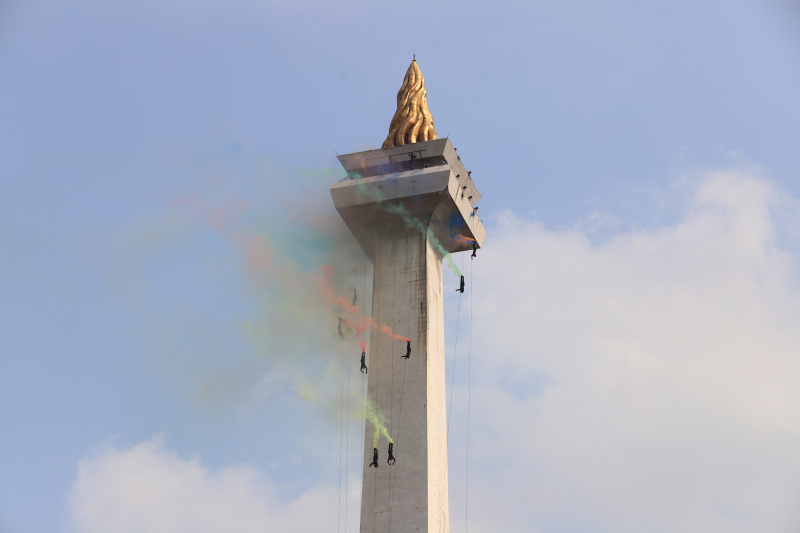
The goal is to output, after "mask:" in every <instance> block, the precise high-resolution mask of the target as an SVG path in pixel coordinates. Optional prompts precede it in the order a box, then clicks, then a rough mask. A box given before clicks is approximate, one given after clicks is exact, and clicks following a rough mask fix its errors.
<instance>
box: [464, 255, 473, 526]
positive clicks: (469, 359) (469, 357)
mask: <svg viewBox="0 0 800 533" xmlns="http://www.w3.org/2000/svg"><path fill="white" fill-rule="evenodd" d="M473 292H475V286H474V285H473V284H472V261H471V260H470V262H469V349H468V350H467V483H466V485H467V490H466V495H465V497H464V502H465V505H464V532H465V533H467V532H468V531H469V411H470V407H471V403H472V294H473Z"/></svg>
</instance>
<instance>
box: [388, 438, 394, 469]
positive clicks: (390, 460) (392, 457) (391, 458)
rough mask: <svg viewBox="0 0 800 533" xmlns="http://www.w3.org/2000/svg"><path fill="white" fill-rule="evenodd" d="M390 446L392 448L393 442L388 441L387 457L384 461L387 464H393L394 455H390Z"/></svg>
mask: <svg viewBox="0 0 800 533" xmlns="http://www.w3.org/2000/svg"><path fill="white" fill-rule="evenodd" d="M392 448H394V443H393V442H390V443H389V458H388V459H387V460H386V462H387V463H388V464H390V465H393V464H394V455H392Z"/></svg>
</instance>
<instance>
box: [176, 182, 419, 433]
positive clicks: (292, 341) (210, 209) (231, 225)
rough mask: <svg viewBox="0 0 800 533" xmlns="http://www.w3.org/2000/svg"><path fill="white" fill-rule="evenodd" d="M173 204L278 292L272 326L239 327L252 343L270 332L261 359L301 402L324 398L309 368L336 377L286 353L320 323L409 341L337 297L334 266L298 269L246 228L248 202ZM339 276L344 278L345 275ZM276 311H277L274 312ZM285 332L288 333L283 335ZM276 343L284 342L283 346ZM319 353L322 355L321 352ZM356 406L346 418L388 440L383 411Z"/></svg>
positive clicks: (346, 298)
mask: <svg viewBox="0 0 800 533" xmlns="http://www.w3.org/2000/svg"><path fill="white" fill-rule="evenodd" d="M173 205H176V206H181V207H184V208H187V209H188V210H189V211H190V213H191V214H193V215H194V216H195V217H196V218H198V219H200V220H202V221H204V222H206V223H207V224H208V225H210V226H211V227H212V228H213V229H214V230H215V231H216V232H217V233H218V234H219V235H221V236H222V237H225V238H227V239H230V240H231V241H232V242H233V243H234V244H235V245H236V246H237V247H238V248H239V249H240V250H241V251H242V252H243V254H244V261H245V264H246V266H247V269H248V271H249V272H250V273H251V274H254V275H255V277H256V279H257V280H258V281H259V282H263V283H264V284H265V286H267V287H269V289H270V290H275V291H278V299H277V302H273V301H270V302H268V303H269V306H270V311H271V313H270V314H271V316H273V315H276V316H277V317H278V318H276V320H275V323H271V322H264V323H262V324H258V323H250V322H248V323H246V324H245V326H244V328H243V329H244V330H245V331H246V332H247V333H248V337H249V338H250V339H251V341H253V342H255V341H256V340H258V336H259V332H258V330H259V329H260V330H262V331H263V330H264V329H265V328H267V329H269V331H274V334H273V337H271V338H269V339H268V342H267V343H263V342H262V343H261V346H260V348H261V349H262V350H263V353H264V354H265V355H267V356H269V357H272V358H273V361H275V362H276V363H278V364H280V365H281V366H282V367H284V368H281V369H280V370H279V371H278V374H279V375H282V376H291V382H292V384H293V385H294V389H295V391H296V393H297V394H298V396H299V397H300V398H303V399H304V400H306V401H308V402H311V403H317V402H319V401H321V399H322V398H324V396H323V395H320V383H316V382H314V381H313V379H312V380H310V379H309V378H308V374H307V372H308V370H309V369H311V370H312V371H313V372H320V371H321V372H324V373H328V374H329V375H336V376H339V375H341V372H340V371H339V369H338V368H337V367H336V366H331V365H329V364H328V363H329V361H328V360H327V359H325V360H323V363H322V364H314V363H313V362H312V366H310V367H309V366H307V364H308V359H307V358H305V357H296V356H292V355H291V354H292V351H295V350H298V348H297V345H298V344H302V343H303V342H306V341H307V340H308V338H310V337H312V334H313V335H316V337H315V339H318V338H320V337H319V334H320V333H321V332H323V331H324V328H321V327H320V324H322V323H325V322H326V321H330V323H331V324H335V323H336V320H337V318H338V317H341V319H342V323H343V324H345V325H347V326H348V327H349V328H352V329H353V330H355V332H356V334H357V335H361V334H363V333H364V332H366V331H369V330H372V331H376V332H378V333H380V334H383V335H386V336H387V337H389V338H391V339H395V340H403V341H409V339H408V338H407V337H404V336H403V335H399V334H397V333H395V332H394V331H393V330H392V328H391V327H390V326H389V325H387V324H380V323H378V322H377V321H375V320H374V319H373V318H372V317H371V316H366V315H365V313H364V311H363V310H362V309H361V308H360V307H359V306H358V305H353V304H352V299H351V297H350V296H349V295H348V296H345V295H342V294H339V293H338V291H337V290H336V289H335V288H334V285H335V283H336V281H335V280H336V278H337V274H339V272H337V269H336V268H333V267H331V266H329V264H324V263H323V264H319V263H317V266H316V267H315V268H312V269H310V270H309V269H307V268H303V267H302V266H301V265H300V264H298V263H297V262H296V261H294V260H293V259H290V258H289V257H288V256H290V255H291V254H286V253H281V251H280V249H279V248H275V247H274V246H273V245H272V243H270V242H269V241H268V239H267V236H266V235H256V234H253V233H252V232H250V231H248V230H247V229H245V228H244V227H243V225H242V222H241V219H242V216H243V214H244V213H245V211H246V210H247V207H248V206H247V203H245V202H232V203H231V204H229V205H228V206H225V207H223V206H214V205H212V206H209V205H208V204H206V203H204V202H203V201H201V199H200V198H198V197H190V198H180V199H176V200H175V201H174V202H173ZM292 251H294V250H292ZM341 274H342V275H345V273H344V272H342V273H341ZM276 310H279V312H277V313H276V312H275V311H276ZM280 320H283V321H282V322H281V321H280ZM289 328H291V329H289ZM287 331H288V332H289V335H286V332H287ZM312 342H313V340H312ZM409 342H410V341H409ZM280 343H283V346H282V347H281V346H280ZM359 346H360V347H361V348H362V350H364V352H366V342H365V340H364V339H362V340H361V341H360V342H359ZM314 348H316V346H315V347H314ZM319 352H321V353H325V350H324V349H323V350H320V351H319ZM319 352H318V353H319ZM287 354H288V355H287ZM303 365H306V366H303ZM291 366H295V367H296V368H301V369H302V371H301V372H298V371H297V369H295V370H293V371H290V372H286V371H287V370H289V369H290V367H291ZM354 399H355V398H354ZM362 402H363V404H362ZM359 404H362V409H361V410H359V412H355V411H353V412H351V413H350V416H352V417H356V418H364V417H366V419H367V420H369V422H370V423H371V424H372V425H373V427H374V428H375V436H374V440H375V441H376V442H377V440H378V439H379V438H380V435H384V436H385V437H386V439H387V440H388V441H389V442H393V440H392V438H391V436H390V435H389V431H388V429H387V428H386V417H385V416H384V415H383V413H381V412H380V410H379V409H377V407H376V406H375V405H373V404H372V403H371V402H369V401H368V400H366V401H365V400H363V399H362V398H358V399H357V400H356V401H355V402H353V405H354V406H358V405H359Z"/></svg>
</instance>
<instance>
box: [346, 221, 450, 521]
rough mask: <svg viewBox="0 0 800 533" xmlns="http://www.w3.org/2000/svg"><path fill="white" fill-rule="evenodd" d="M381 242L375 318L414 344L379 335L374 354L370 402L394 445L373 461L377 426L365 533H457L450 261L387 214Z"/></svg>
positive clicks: (367, 445)
mask: <svg viewBox="0 0 800 533" xmlns="http://www.w3.org/2000/svg"><path fill="white" fill-rule="evenodd" d="M371 228H372V230H373V231H371V232H370V233H371V234H372V235H374V237H375V242H374V245H373V246H374V247H372V249H373V250H374V256H373V262H374V265H375V276H374V282H373V283H374V285H373V287H374V288H373V297H372V309H373V317H374V319H375V321H376V322H378V323H379V324H387V325H389V326H391V328H392V330H393V331H395V332H396V333H398V334H400V335H403V336H406V337H408V338H409V339H410V340H411V349H412V352H411V357H410V358H409V359H403V358H402V357H401V356H403V355H405V353H406V343H405V342H404V341H402V340H395V339H392V338H390V337H389V336H387V335H385V334H381V333H379V332H378V331H373V333H372V335H371V338H370V339H371V340H370V346H369V348H370V351H369V377H368V394H369V401H370V402H372V403H373V405H375V406H377V410H378V412H379V413H382V414H383V415H384V416H385V424H386V427H387V429H388V430H389V434H390V435H391V436H392V438H393V439H394V456H395V458H396V459H397V462H396V463H395V465H394V466H389V465H388V464H387V463H386V460H387V457H388V455H387V450H388V441H387V440H386V438H384V437H383V436H381V438H380V439H379V440H378V445H377V449H378V456H379V465H380V466H379V468H370V467H369V466H368V465H369V463H370V462H372V454H373V439H374V433H373V431H374V427H372V426H371V424H367V431H366V434H365V436H364V480H363V492H362V499H361V532H362V533H368V532H370V533H371V532H388V531H392V532H396V533H402V532H419V531H427V532H437V533H444V532H447V531H448V530H449V527H448V526H449V520H448V508H449V506H448V498H447V490H448V489H447V462H446V460H447V435H446V427H447V425H446V410H445V402H446V399H445V376H444V370H445V368H444V355H445V354H444V318H443V313H442V303H443V302H442V290H443V287H442V261H441V257H440V256H439V255H438V254H437V253H436V250H434V249H433V248H432V247H431V245H430V244H429V243H428V241H427V239H426V238H425V235H424V234H422V233H420V232H417V231H414V230H412V229H408V228H406V226H405V224H404V223H403V221H402V220H400V219H399V218H398V217H395V216H393V215H389V214H386V213H383V214H382V216H380V219H379V220H376V221H371Z"/></svg>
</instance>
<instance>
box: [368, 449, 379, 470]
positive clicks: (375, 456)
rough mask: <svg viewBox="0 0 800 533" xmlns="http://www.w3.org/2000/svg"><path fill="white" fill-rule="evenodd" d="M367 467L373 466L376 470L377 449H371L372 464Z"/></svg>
mask: <svg viewBox="0 0 800 533" xmlns="http://www.w3.org/2000/svg"><path fill="white" fill-rule="evenodd" d="M369 466H374V467H375V468H378V448H372V462H371V463H370V464H369Z"/></svg>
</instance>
